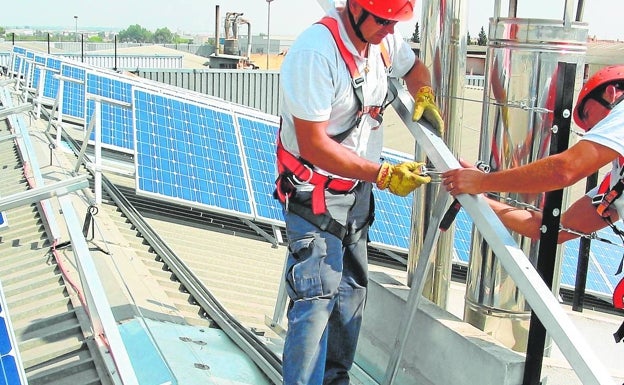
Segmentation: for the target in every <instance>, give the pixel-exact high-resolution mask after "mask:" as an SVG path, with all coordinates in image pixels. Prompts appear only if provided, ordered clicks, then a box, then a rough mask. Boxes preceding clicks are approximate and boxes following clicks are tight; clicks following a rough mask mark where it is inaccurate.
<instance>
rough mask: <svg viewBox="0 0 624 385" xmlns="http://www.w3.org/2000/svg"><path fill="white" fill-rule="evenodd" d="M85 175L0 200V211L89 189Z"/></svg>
mask: <svg viewBox="0 0 624 385" xmlns="http://www.w3.org/2000/svg"><path fill="white" fill-rule="evenodd" d="M87 176H88V175H87V174H84V175H80V176H77V177H73V178H69V179H66V180H62V181H60V182H56V183H51V184H48V185H45V186H42V187H36V188H33V189H30V190H27V191H25V192H23V193H18V194H13V195H9V196H6V197H3V198H0V211H5V210H10V209H12V208H15V207H20V206H25V205H30V204H33V203H37V202H40V201H42V200H45V199H49V198H52V197H54V196H61V195H66V194H69V193H71V192H74V191H76V190H82V189H83V188H87V187H89V181H88V180H87Z"/></svg>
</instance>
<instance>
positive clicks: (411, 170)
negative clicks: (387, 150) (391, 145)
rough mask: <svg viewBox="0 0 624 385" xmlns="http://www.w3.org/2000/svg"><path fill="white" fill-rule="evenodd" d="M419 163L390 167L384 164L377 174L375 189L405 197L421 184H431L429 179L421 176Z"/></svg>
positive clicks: (420, 164)
mask: <svg viewBox="0 0 624 385" xmlns="http://www.w3.org/2000/svg"><path fill="white" fill-rule="evenodd" d="M423 165H424V163H420V162H403V163H399V164H397V165H391V164H390V163H386V162H384V163H383V164H382V165H381V167H380V168H379V173H378V174H377V187H378V188H379V189H380V190H383V189H386V188H387V189H389V190H390V192H391V193H393V194H395V195H398V196H402V197H404V196H406V195H407V194H409V193H410V192H412V191H414V190H415V189H417V188H418V187H420V186H422V185H423V184H427V183H429V182H431V177H429V176H423V175H421V170H422V166H423Z"/></svg>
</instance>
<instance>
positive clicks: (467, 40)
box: [466, 32, 472, 45]
mask: <svg viewBox="0 0 624 385" xmlns="http://www.w3.org/2000/svg"><path fill="white" fill-rule="evenodd" d="M466 44H468V45H471V44H472V37H471V36H470V32H468V33H467V35H466Z"/></svg>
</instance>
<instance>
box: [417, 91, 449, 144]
mask: <svg viewBox="0 0 624 385" xmlns="http://www.w3.org/2000/svg"><path fill="white" fill-rule="evenodd" d="M423 115H424V116H425V119H427V121H428V122H429V123H430V124H431V125H432V126H433V128H435V129H436V131H437V132H438V135H440V136H444V121H443V120H442V116H441V115H440V109H439V108H438V106H437V105H436V103H435V96H434V95H433V89H432V88H431V87H429V86H424V87H420V89H419V90H418V92H416V95H415V96H414V113H413V114H412V120H413V121H415V122H417V121H419V120H420V119H421V118H422V117H423Z"/></svg>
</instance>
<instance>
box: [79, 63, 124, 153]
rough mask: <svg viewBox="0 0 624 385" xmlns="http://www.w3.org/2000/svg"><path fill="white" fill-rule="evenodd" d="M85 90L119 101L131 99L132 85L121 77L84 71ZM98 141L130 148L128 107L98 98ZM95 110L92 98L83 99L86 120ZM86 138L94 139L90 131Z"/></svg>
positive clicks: (107, 144)
mask: <svg viewBox="0 0 624 385" xmlns="http://www.w3.org/2000/svg"><path fill="white" fill-rule="evenodd" d="M86 87H87V93H88V94H91V95H97V96H101V97H103V98H107V99H112V100H116V101H119V102H123V103H129V104H131V103H132V85H131V84H130V83H126V82H124V81H121V80H117V79H113V78H109V77H106V76H102V75H99V74H95V73H87V86H86ZM101 106H102V110H101V112H102V118H101V122H100V124H101V130H102V145H103V146H105V147H112V148H114V149H117V150H122V151H126V152H134V136H133V133H132V132H133V131H132V130H133V129H132V109H131V108H128V107H124V106H120V105H117V104H111V103H106V102H101ZM94 110H95V101H93V100H88V101H87V119H86V124H87V126H88V124H89V123H90V121H91V119H92V118H93V112H94ZM89 139H90V140H92V141H93V140H95V133H91V137H90V138H89Z"/></svg>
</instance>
